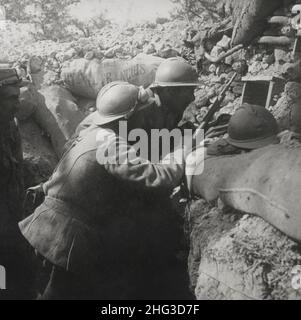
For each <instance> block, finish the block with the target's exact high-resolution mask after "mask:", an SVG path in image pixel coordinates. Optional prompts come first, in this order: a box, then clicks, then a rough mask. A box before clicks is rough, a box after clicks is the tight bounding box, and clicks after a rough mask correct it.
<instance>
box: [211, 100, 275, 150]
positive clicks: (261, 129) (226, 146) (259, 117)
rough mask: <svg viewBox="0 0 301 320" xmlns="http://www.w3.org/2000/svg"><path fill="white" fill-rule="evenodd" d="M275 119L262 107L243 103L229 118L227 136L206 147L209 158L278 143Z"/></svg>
mask: <svg viewBox="0 0 301 320" xmlns="http://www.w3.org/2000/svg"><path fill="white" fill-rule="evenodd" d="M278 133H279V128H278V124H277V121H276V119H275V118H274V116H273V115H272V113H271V112H269V111H268V110H267V109H265V108H264V107H262V106H258V105H251V104H247V103H244V104H243V105H242V106H241V107H240V108H238V109H237V110H236V112H235V113H234V115H233V116H232V117H231V118H230V122H229V125H228V136H227V138H226V139H224V138H221V139H219V140H217V141H215V142H213V143H212V144H210V145H209V146H208V149H207V154H208V155H209V156H210V155H212V156H218V155H226V154H229V155H231V154H240V153H243V152H248V151H251V150H254V149H258V148H262V147H265V146H267V145H269V144H275V143H279V138H278Z"/></svg>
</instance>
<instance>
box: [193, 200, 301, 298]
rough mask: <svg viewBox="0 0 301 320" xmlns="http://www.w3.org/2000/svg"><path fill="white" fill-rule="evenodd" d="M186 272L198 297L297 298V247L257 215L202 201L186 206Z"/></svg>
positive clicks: (299, 258)
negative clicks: (187, 235)
mask: <svg viewBox="0 0 301 320" xmlns="http://www.w3.org/2000/svg"><path fill="white" fill-rule="evenodd" d="M187 212H189V217H190V219H189V221H190V230H191V237H190V240H191V251H190V256H189V272H190V277H191V284H192V287H193V288H194V290H195V295H196V297H197V299H200V300H202V299H210V300H211V299H212V300H214V299H226V300H228V299H230V300H235V299H243V300H246V299H247V300H249V299H250V300H262V299H267V300H270V299H271V300H272V299H276V300H278V299H279V300H280V299H301V294H300V292H299V291H296V290H294V289H293V287H292V279H293V275H292V270H293V268H294V267H296V266H297V265H300V264H301V247H300V246H299V245H297V244H296V243H295V242H294V241H292V240H290V239H289V238H287V237H286V236H284V235H283V234H282V233H280V232H279V231H277V230H276V229H275V228H273V227H272V226H270V225H269V224H267V223H266V222H264V221H263V220H262V219H260V218H255V217H251V216H248V215H243V214H241V213H238V212H235V211H234V210H232V209H229V208H223V209H219V208H216V207H215V208H212V207H210V206H209V205H207V204H205V203H204V202H203V201H198V202H195V203H193V205H192V206H190V208H189V210H187Z"/></svg>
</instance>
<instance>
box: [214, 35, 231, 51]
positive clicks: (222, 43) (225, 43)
mask: <svg viewBox="0 0 301 320" xmlns="http://www.w3.org/2000/svg"><path fill="white" fill-rule="evenodd" d="M230 43H231V38H229V37H227V36H226V35H224V36H223V38H222V40H220V41H219V42H218V43H217V44H216V45H217V46H218V47H221V48H222V49H223V50H225V51H227V50H228V49H230Z"/></svg>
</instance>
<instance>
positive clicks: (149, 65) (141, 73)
mask: <svg viewBox="0 0 301 320" xmlns="http://www.w3.org/2000/svg"><path fill="white" fill-rule="evenodd" d="M163 60H164V59H162V58H159V57H153V56H149V55H146V54H139V55H137V56H136V57H135V58H134V59H132V60H129V61H126V60H121V59H104V60H102V61H100V60H98V59H93V60H87V59H75V60H73V61H72V62H70V63H68V64H66V65H65V66H63V69H62V73H61V77H62V79H63V81H64V83H65V85H66V87H67V88H68V89H69V90H70V91H71V92H72V93H74V94H75V95H77V96H83V97H86V98H91V99H96V97H97V94H98V92H99V90H100V89H101V88H102V87H103V86H104V85H106V84H107V83H109V82H112V81H116V80H123V81H128V82H130V83H132V84H135V85H141V86H144V87H147V86H149V85H150V84H151V83H152V82H153V81H154V77H155V72H156V70H157V68H158V66H159V64H160V63H161V62H162V61H163Z"/></svg>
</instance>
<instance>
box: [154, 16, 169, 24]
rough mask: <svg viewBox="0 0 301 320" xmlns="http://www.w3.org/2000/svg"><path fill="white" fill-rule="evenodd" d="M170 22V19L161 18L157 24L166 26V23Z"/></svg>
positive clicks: (157, 20)
mask: <svg viewBox="0 0 301 320" xmlns="http://www.w3.org/2000/svg"><path fill="white" fill-rule="evenodd" d="M168 21H169V19H168V18H163V17H162V18H161V17H159V18H157V19H156V23H157V24H165V23H167V22H168Z"/></svg>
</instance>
